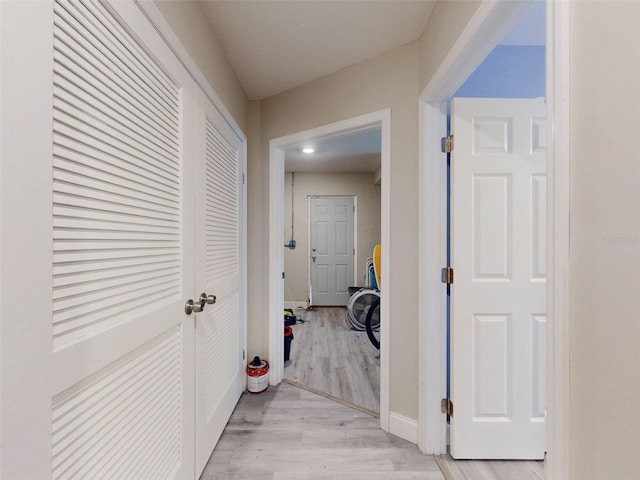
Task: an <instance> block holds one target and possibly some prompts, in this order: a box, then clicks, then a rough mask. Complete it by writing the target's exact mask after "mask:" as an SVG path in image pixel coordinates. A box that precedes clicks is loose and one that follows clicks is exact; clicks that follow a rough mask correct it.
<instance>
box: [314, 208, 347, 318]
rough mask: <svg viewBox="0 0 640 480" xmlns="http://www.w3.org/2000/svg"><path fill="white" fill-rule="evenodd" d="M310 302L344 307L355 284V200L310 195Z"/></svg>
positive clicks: (318, 304) (317, 304)
mask: <svg viewBox="0 0 640 480" xmlns="http://www.w3.org/2000/svg"><path fill="white" fill-rule="evenodd" d="M309 208H310V210H311V215H310V217H309V221H310V224H311V242H310V246H311V252H310V257H311V259H310V260H311V295H310V296H311V305H316V306H320V305H325V306H328V305H330V306H338V305H340V306H344V305H346V304H347V303H348V301H349V290H348V288H349V286H352V285H354V279H353V275H354V274H353V259H354V256H355V250H354V199H353V197H311V198H310V203H309Z"/></svg>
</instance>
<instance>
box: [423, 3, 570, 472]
mask: <svg viewBox="0 0 640 480" xmlns="http://www.w3.org/2000/svg"><path fill="white" fill-rule="evenodd" d="M529 5H530V2H494V1H492V0H483V2H482V4H481V5H480V7H479V8H478V10H477V11H476V13H475V14H474V16H473V17H472V18H471V20H470V21H469V23H468V24H467V26H466V27H465V29H464V30H463V31H462V33H461V34H460V36H459V38H458V40H457V41H456V43H455V44H454V45H453V47H452V48H451V50H450V51H449V53H448V54H447V55H446V57H445V58H444V60H443V61H442V63H441V64H440V66H439V67H438V69H437V70H436V72H435V74H434V75H433V77H432V78H431V80H430V82H429V83H428V84H427V86H426V87H425V89H424V90H423V92H422V94H421V96H420V100H419V108H420V132H421V136H420V173H419V182H420V207H421V212H420V243H419V244H420V246H421V247H420V252H419V265H420V277H419V290H420V291H421V292H424V295H421V296H420V299H419V379H420V382H419V385H420V386H419V392H418V397H419V409H418V446H419V447H420V449H421V450H422V451H423V452H424V453H429V454H436V455H439V454H444V453H446V449H447V439H446V435H447V428H446V417H445V415H443V414H442V413H441V412H440V408H441V406H440V400H441V398H443V397H444V396H445V393H446V369H445V365H446V349H445V348H444V345H446V326H445V319H446V294H445V290H444V288H443V286H442V284H441V283H440V269H441V268H442V266H444V265H446V263H445V262H446V209H445V206H446V162H444V160H443V154H442V153H441V151H440V138H441V137H442V136H445V135H446V114H447V109H446V102H447V100H448V99H449V98H450V97H451V96H452V95H453V94H454V93H455V91H456V90H457V89H458V88H459V87H460V85H462V83H464V81H465V80H466V79H467V78H468V77H469V75H470V74H471V73H472V72H473V71H474V70H475V68H476V67H477V66H478V65H480V63H482V61H483V60H484V58H485V57H486V55H487V54H488V53H489V52H490V51H491V50H492V49H493V47H494V46H495V45H496V44H497V43H498V42H499V40H500V39H501V38H502V37H503V35H504V34H505V33H507V32H508V30H509V29H510V28H511V27H512V26H513V25H514V24H515V23H516V22H517V20H518V19H519V18H520V16H521V15H522V13H523V12H524V9H526V8H527V7H528V6H529ZM546 9H547V10H546V11H547V13H546V17H547V45H546V85H547V91H546V98H547V182H548V183H547V185H548V186H547V272H548V278H547V316H548V318H549V319H550V320H549V323H548V325H549V327H548V329H547V457H546V462H545V471H546V476H547V479H548V480H563V479H567V478H568V476H569V464H568V454H569V335H568V333H569V332H568V327H569V304H568V297H569V112H570V110H569V13H570V5H569V3H568V2H556V1H551V0H547V5H546Z"/></svg>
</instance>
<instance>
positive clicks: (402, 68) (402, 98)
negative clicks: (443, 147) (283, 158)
mask: <svg viewBox="0 0 640 480" xmlns="http://www.w3.org/2000/svg"><path fill="white" fill-rule="evenodd" d="M417 99H418V44H417V42H414V43H412V44H409V45H406V46H404V47H402V48H399V49H396V50H394V51H392V52H389V53H387V54H384V55H381V56H379V57H376V58H374V59H371V60H367V61H364V62H362V63H359V64H357V65H354V66H351V67H348V68H345V69H343V70H340V71H338V72H336V73H334V74H331V75H328V76H326V77H323V78H320V79H317V80H314V81H312V82H309V83H307V84H305V85H302V86H300V87H298V88H295V89H292V90H290V91H287V92H285V93H282V94H280V95H277V96H274V97H271V98H269V99H266V100H263V101H262V109H261V112H260V115H261V124H262V129H261V130H262V145H261V164H260V165H259V167H258V166H257V165H253V166H250V168H249V176H250V177H254V180H255V181H260V182H261V185H262V190H261V195H262V203H261V205H260V208H259V210H254V211H252V212H250V224H251V225H252V226H253V228H251V229H250V231H249V235H250V236H255V237H256V238H258V239H259V240H258V242H259V243H260V244H261V246H262V249H260V250H257V251H254V252H250V259H249V277H250V278H251V277H252V276H254V275H255V276H259V277H260V278H261V279H262V280H261V281H262V282H263V285H265V286H266V285H267V278H268V270H267V264H266V262H263V263H262V264H260V265H259V264H257V263H255V264H254V262H253V261H252V258H253V259H256V258H257V257H260V256H261V257H262V258H265V259H266V258H268V223H267V222H266V221H264V220H263V222H262V225H258V223H257V222H255V221H253V220H252V218H251V217H253V218H254V219H255V217H256V216H260V217H262V218H263V219H266V218H267V217H268V214H269V210H268V200H269V196H268V195H269V175H268V169H269V165H268V163H269V162H268V145H269V140H270V139H273V138H277V137H280V136H283V135H287V134H291V133H296V132H300V131H303V130H306V129H309V128H314V127H318V126H321V125H326V124H329V123H332V122H336V121H339V120H343V119H347V118H351V117H355V116H357V115H362V114H365V113H370V112H374V111H377V110H381V109H384V108H391V176H390V177H391V178H390V183H391V185H390V190H391V206H390V208H391V245H389V246H388V248H389V249H390V257H391V258H390V259H391V271H390V272H389V274H388V276H387V274H385V278H389V281H390V283H391V284H392V285H393V290H392V293H391V297H390V298H389V299H388V301H389V302H390V308H391V311H394V310H395V311H402V312H403V313H402V315H401V316H394V317H393V318H392V319H391V322H392V325H391V327H392V328H391V332H390V336H391V339H390V343H391V344H390V361H391V371H390V377H391V378H390V381H391V384H390V390H391V392H390V394H391V398H390V408H391V410H392V411H394V412H397V413H399V414H401V415H404V416H407V417H409V418H413V419H417V418H418V365H417V358H418V341H417V334H418V319H417V315H418V301H417V298H418V291H417V285H418V269H417V262H416V261H415V259H412V258H410V255H408V254H407V252H416V253H415V254H416V255H417V249H418V101H417ZM257 167H258V168H257ZM257 227H261V230H260V231H257V230H256V228H257ZM383 248H384V247H383ZM249 298H250V299H252V300H253V293H252V292H250V293H249ZM266 307H267V302H266V298H264V296H263V295H260V294H259V295H257V298H256V301H255V302H254V301H252V302H251V303H250V305H249V343H250V345H251V346H252V347H253V348H254V349H255V352H254V351H250V352H249V355H254V354H255V355H265V354H266V353H267V351H268V335H267V332H268V317H267V314H266Z"/></svg>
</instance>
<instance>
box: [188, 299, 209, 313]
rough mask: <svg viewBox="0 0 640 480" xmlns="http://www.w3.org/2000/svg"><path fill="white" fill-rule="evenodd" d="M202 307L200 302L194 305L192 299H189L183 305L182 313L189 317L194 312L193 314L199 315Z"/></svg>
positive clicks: (202, 304)
mask: <svg viewBox="0 0 640 480" xmlns="http://www.w3.org/2000/svg"><path fill="white" fill-rule="evenodd" d="M204 306H205V304H204V303H203V302H202V301H199V302H198V303H195V302H194V301H193V299H192V298H190V299H189V300H187V302H186V303H185V304H184V313H186V314H187V315H191V314H192V313H194V312H195V313H200V312H201V311H202V310H204Z"/></svg>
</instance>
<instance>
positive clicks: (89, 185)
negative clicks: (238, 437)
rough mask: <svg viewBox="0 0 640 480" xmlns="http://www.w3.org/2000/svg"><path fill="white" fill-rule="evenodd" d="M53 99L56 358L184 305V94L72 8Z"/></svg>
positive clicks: (58, 28) (100, 15) (103, 23)
mask: <svg viewBox="0 0 640 480" xmlns="http://www.w3.org/2000/svg"><path fill="white" fill-rule="evenodd" d="M53 94H54V124H53V129H54V149H53V152H54V161H53V187H54V191H53V226H54V229H53V256H54V265H53V283H54V292H53V295H54V303H53V347H54V350H57V349H60V348H63V347H64V346H65V345H67V344H70V343H74V342H76V341H79V340H81V339H83V338H86V337H88V336H91V335H95V334H97V333H99V332H102V331H105V330H107V329H109V328H112V327H114V326H116V325H118V324H120V323H123V322H126V321H128V320H130V319H134V318H136V316H137V315H139V314H140V313H141V312H142V311H144V309H148V308H149V307H150V306H151V305H153V308H162V306H163V305H166V304H167V303H169V302H171V301H173V300H175V299H176V298H177V296H179V295H181V264H180V259H181V247H182V246H181V239H182V201H181V189H182V178H181V155H182V147H181V142H182V138H181V131H180V128H181V123H182V122H181V115H182V112H181V104H182V98H181V95H182V94H181V90H180V88H179V87H177V86H176V85H175V83H174V82H173V81H172V79H171V77H170V76H169V75H167V74H166V72H164V71H163V70H162V69H161V68H159V67H158V64H157V62H156V61H155V59H154V58H153V57H152V56H151V55H149V54H148V53H147V52H146V51H145V50H144V49H143V48H142V47H141V46H140V45H139V44H138V43H137V42H136V41H135V40H134V39H133V38H132V37H131V35H129V34H128V33H127V32H126V31H125V30H124V29H123V28H122V27H121V26H120V25H119V24H118V22H117V21H116V20H115V19H114V18H113V17H112V16H111V14H109V12H107V10H106V9H105V8H104V7H103V6H102V5H101V4H99V3H98V2H81V1H75V2H65V1H57V2H56V3H55V4H54V90H53ZM158 408H160V407H158ZM74 468H75V467H72V466H69V467H68V469H67V468H63V467H61V469H60V470H59V471H60V472H67V473H69V472H72V471H75V470H74ZM67 473H65V474H61V476H60V477H59V478H67V476H68V475H67ZM71 477H73V475H72V476H71ZM71 477H69V478H71ZM56 478H58V477H56Z"/></svg>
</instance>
